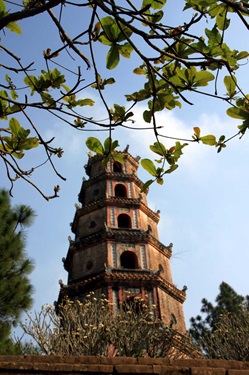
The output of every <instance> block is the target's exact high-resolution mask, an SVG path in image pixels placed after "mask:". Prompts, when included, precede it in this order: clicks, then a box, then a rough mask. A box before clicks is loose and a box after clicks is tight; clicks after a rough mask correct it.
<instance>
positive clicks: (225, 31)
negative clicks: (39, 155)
mask: <svg viewBox="0 0 249 375" xmlns="http://www.w3.org/2000/svg"><path fill="white" fill-rule="evenodd" d="M181 5H182V10H183V11H184V12H183V18H182V12H179V14H178V13H176V14H175V15H174V19H173V20H171V19H169V18H168V17H167V14H168V10H170V9H172V6H174V2H172V1H170V0H168V1H167V0H143V1H142V0H141V1H136V2H135V1H130V0H126V1H110V0H106V1H99V0H96V1H95V0H81V1H77V2H73V1H67V0H63V1H61V0H48V1H33V0H23V1H22V2H19V1H16V2H15V1H14V2H13V1H11V2H9V1H7V0H0V14H1V19H0V30H2V38H1V52H2V61H3V63H2V64H1V68H2V69H1V70H2V76H1V81H0V84H1V91H0V117H1V119H2V120H4V121H5V122H3V124H4V125H3V126H2V127H1V128H0V156H1V159H2V162H3V164H2V168H3V169H4V168H5V171H6V173H7V176H8V179H9V181H10V184H11V189H12V187H13V183H14V181H15V180H16V179H17V178H21V179H24V180H25V181H27V182H28V183H30V184H33V185H34V187H35V188H36V189H38V190H39V191H40V193H41V194H42V195H43V196H44V198H46V199H50V198H53V197H56V196H57V195H58V190H59V186H55V188H54V193H53V194H52V195H46V194H44V193H43V192H42V191H41V190H40V189H39V186H37V185H35V184H34V182H33V180H32V179H31V178H30V177H31V176H32V174H33V173H34V172H35V171H36V169H37V168H38V167H39V166H40V164H39V165H32V158H31V160H30V159H28V160H29V166H28V167H27V164H25V166H23V164H22V163H21V159H22V158H23V157H24V156H25V154H26V152H27V151H29V150H31V149H35V148H37V147H39V148H43V150H44V153H45V156H44V160H43V162H42V164H44V163H46V162H47V163H50V165H51V167H52V168H53V169H54V171H55V173H56V174H57V175H58V176H59V177H61V178H64V177H63V176H61V175H60V173H59V172H58V171H57V169H56V167H55V164H54V159H53V157H54V156H57V157H61V156H62V154H63V150H62V149H61V148H60V147H55V146H53V140H54V139H53V137H52V138H50V139H46V138H45V137H44V134H43V131H42V128H43V126H42V120H41V113H44V114H46V116H47V115H49V116H50V117H49V116H48V117H46V121H49V123H50V124H51V125H52V122H53V121H55V120H56V121H57V120H58V119H59V120H60V121H61V122H64V123H66V124H67V125H68V126H70V127H72V128H74V129H76V130H78V131H82V132H89V131H90V132H91V131H105V132H106V131H107V135H108V136H107V138H106V141H105V143H104V144H102V143H101V142H100V140H99V139H98V137H93V136H92V134H91V136H90V137H88V138H87V140H86V143H87V146H88V148H90V150H92V151H94V152H96V153H98V154H101V155H103V156H104V158H105V159H106V160H108V159H109V158H110V157H113V158H114V159H118V160H119V161H120V159H122V158H120V155H118V154H117V153H115V150H116V148H117V147H118V140H115V141H113V132H114V130H115V129H117V128H120V127H122V128H126V129H127V131H133V130H134V131H136V130H137V131H138V132H139V131H141V130H142V129H141V127H140V128H138V127H137V126H136V123H134V121H133V116H134V112H135V111H136V105H137V104H138V103H145V104H146V106H147V109H146V110H145V111H144V112H143V120H144V121H145V124H147V125H146V126H145V128H143V130H146V131H151V132H153V134H154V137H155V138H154V143H153V144H152V145H151V146H150V149H151V150H152V151H153V152H154V153H155V154H156V157H157V158H158V157H159V159H157V160H155V161H154V160H150V159H142V161H141V165H142V166H143V168H145V169H146V170H147V171H148V172H149V174H150V175H151V178H150V179H149V180H148V181H147V182H146V183H145V185H144V189H146V188H147V187H148V186H149V185H150V184H151V183H153V182H154V181H157V182H158V183H159V184H162V183H163V181H164V177H165V175H167V174H169V173H171V172H173V171H174V170H175V169H176V168H177V167H178V160H179V158H180V157H181V155H182V153H183V148H185V147H186V146H187V145H189V144H190V143H196V142H197V143H203V144H206V145H209V146H213V147H216V149H217V151H218V152H220V151H221V150H222V149H224V148H225V147H226V145H227V143H228V142H229V141H230V140H231V139H233V138H235V137H242V136H244V135H245V133H246V132H247V129H248V126H249V109H248V108H249V107H248V94H247V93H246V92H244V89H243V88H242V85H241V82H239V81H238V79H237V76H236V72H237V71H238V70H239V69H242V68H243V65H245V64H246V62H247V59H248V52H247V51H244V50H242V51H239V50H237V49H234V48H232V47H230V46H229V37H228V35H229V30H230V28H231V27H232V25H233V24H234V22H236V27H237V24H238V27H240V29H238V34H239V33H240V31H242V30H245V31H248V29H249V24H248V21H247V17H248V15H249V1H248V0H245V1H238V0H220V1H217V0H202V1H199V0H185V1H184V0H182V1H181ZM41 17H42V18H41ZM33 19H37V22H36V23H33V24H32V27H38V28H40V27H41V25H42V27H44V25H46V26H45V27H46V28H49V30H51V35H52V36H53V37H51V40H49V41H47V44H48V45H47V47H46V48H45V49H43V51H40V54H39V55H37V56H36V55H34V60H32V59H31V60H30V61H27V58H26V55H25V50H23V51H19V50H18V48H15V47H13V46H12V44H11V43H9V41H10V40H11V41H12V40H13V35H14V36H15V38H14V40H15V46H18V40H19V39H18V38H22V36H21V33H22V28H23V27H26V25H28V24H29V23H30V22H31V20H33ZM72 20H75V22H71V21H72ZM11 34H13V35H11ZM31 34H32V32H31V31H30V39H29V40H27V42H26V43H27V45H28V48H29V49H31V50H32V48H33V46H34V45H35V46H36V48H37V47H38V48H39V41H38V40H34V41H33V43H34V44H33V46H32V35H31ZM10 35H11V36H10ZM103 53H105V55H106V57H105V62H104V63H103V57H102V55H103ZM127 59H130V61H132V64H129V62H128V61H127ZM122 64H123V65H122ZM134 64H135V68H134ZM120 65H122V66H123V67H124V69H125V76H126V81H127V82H131V81H132V79H133V78H132V77H133V76H134V77H135V76H140V78H141V80H140V81H138V82H141V85H140V86H139V87H137V89H136V90H135V91H132V92H130V91H129V86H128V85H126V86H125V90H126V92H124V99H123V100H122V102H120V103H115V102H114V103H113V104H109V99H107V94H106V93H108V92H109V91H110V87H113V86H114V85H116V86H117V87H118V88H119V87H120V88H121V87H122V84H121V80H122V78H123V77H122V74H117V75H115V69H118V67H119V66H120ZM138 85H139V84H138ZM108 90H109V91H108ZM96 94H97V96H98V97H99V98H100V100H101V102H102V106H103V110H104V111H105V113H106V115H105V116H104V117H103V118H101V119H99V118H98V111H96V109H95V108H94V98H95V97H96ZM201 95H204V96H205V97H206V98H207V100H208V99H211V98H214V99H216V100H220V101H223V102H225V103H226V104H227V115H228V116H230V117H232V118H235V119H239V120H240V124H239V126H238V128H237V129H236V128H235V131H234V135H233V136H229V137H228V136H227V135H226V134H221V135H218V136H216V135H213V134H202V131H201V128H199V127H194V129H193V130H191V129H190V131H189V138H188V139H179V138H178V137H177V134H176V136H175V137H169V136H167V135H165V134H162V132H161V131H160V129H161V127H162V126H163V124H160V123H158V120H157V114H158V112H161V111H167V110H174V108H181V107H182V105H183V104H184V105H192V104H194V103H196V102H197V101H198V97H200V96H201ZM124 100H125V101H126V102H127V104H126V105H124ZM88 107H93V108H92V112H91V111H90V112H91V114H90V115H86V114H85V113H86V112H87V113H90V112H89V111H88V110H87V111H86V108H88ZM47 119H49V120H47ZM166 139H168V140H169V141H170V142H172V143H171V144H170V146H168V145H167V146H166V145H165V140H166ZM121 161H122V160H121Z"/></svg>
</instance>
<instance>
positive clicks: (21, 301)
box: [0, 190, 35, 354]
mask: <svg viewBox="0 0 249 375" xmlns="http://www.w3.org/2000/svg"><path fill="white" fill-rule="evenodd" d="M34 216H35V215H34V211H33V210H32V209H31V208H30V207H29V206H25V205H17V206H15V207H11V202H10V198H9V194H8V192H7V191H5V190H0V354H15V353H16V354H20V350H21V349H20V345H19V344H15V343H14V342H13V341H12V339H11V337H10V335H11V328H12V327H13V326H15V325H16V323H17V321H18V320H19V319H20V316H21V313H22V312H23V311H25V309H28V308H30V307H31V305H32V293H33V288H32V285H31V283H30V280H29V278H28V275H29V274H30V273H31V271H32V270H33V263H32V261H31V260H30V259H29V258H28V257H27V255H26V253H25V229H26V228H28V227H29V226H30V225H31V224H32V221H33V219H34Z"/></svg>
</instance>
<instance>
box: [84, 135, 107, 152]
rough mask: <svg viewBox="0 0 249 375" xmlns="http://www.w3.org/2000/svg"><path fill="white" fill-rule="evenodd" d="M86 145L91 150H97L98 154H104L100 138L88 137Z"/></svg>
mask: <svg viewBox="0 0 249 375" xmlns="http://www.w3.org/2000/svg"><path fill="white" fill-rule="evenodd" d="M86 145H87V147H88V148H89V150H91V151H94V152H96V154H98V155H104V148H103V146H102V144H101V142H100V140H99V139H98V138H94V137H89V138H87V140H86Z"/></svg>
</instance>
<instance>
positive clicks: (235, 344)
mask: <svg viewBox="0 0 249 375" xmlns="http://www.w3.org/2000/svg"><path fill="white" fill-rule="evenodd" d="M219 289H220V292H219V294H218V295H217V297H216V299H215V302H216V305H213V304H212V303H211V302H209V301H208V300H207V299H206V298H203V299H202V301H201V302H202V307H201V313H202V314H204V315H205V316H204V317H203V315H197V316H196V317H195V318H194V317H192V318H191V319H190V323H191V326H190V329H189V334H190V337H191V338H192V339H193V341H194V343H195V344H196V345H198V346H199V347H201V349H202V351H203V353H205V354H206V355H208V356H210V357H214V358H217V357H218V358H223V359H239V358H238V357H236V358H235V357H232V355H234V353H236V356H237V355H238V354H239V353H240V354H241V357H240V360H248V357H247V359H245V354H244V349H243V350H242V347H244V348H245V345H244V344H245V342H248V338H249V336H248V329H245V327H246V326H247V325H248V321H249V314H248V311H249V295H246V296H242V295H239V294H238V293H236V292H235V290H234V289H233V288H232V287H231V286H230V285H228V284H227V283H225V282H222V283H221V284H220V287H219ZM236 330H237V331H236ZM242 332H243V334H242ZM225 338H226V339H225ZM247 347H248V346H247ZM221 353H222V355H221ZM229 355H230V357H229ZM226 356H228V357H226ZM241 358H243V359H241Z"/></svg>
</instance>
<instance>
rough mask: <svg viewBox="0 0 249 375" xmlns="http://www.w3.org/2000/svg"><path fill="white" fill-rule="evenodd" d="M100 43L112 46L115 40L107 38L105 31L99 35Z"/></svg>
mask: <svg viewBox="0 0 249 375" xmlns="http://www.w3.org/2000/svg"><path fill="white" fill-rule="evenodd" d="M98 40H99V41H100V43H102V44H105V45H106V46H112V44H113V42H112V41H111V40H109V39H108V38H107V36H106V35H105V34H103V33H101V34H100V36H99V37H98Z"/></svg>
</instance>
